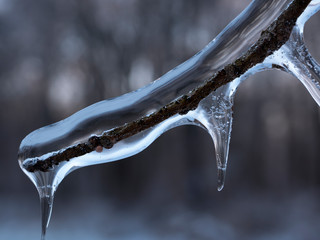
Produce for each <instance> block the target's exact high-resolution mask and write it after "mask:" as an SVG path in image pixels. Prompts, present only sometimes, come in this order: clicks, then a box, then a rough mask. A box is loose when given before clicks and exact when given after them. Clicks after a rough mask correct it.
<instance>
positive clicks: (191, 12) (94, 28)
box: [0, 0, 320, 240]
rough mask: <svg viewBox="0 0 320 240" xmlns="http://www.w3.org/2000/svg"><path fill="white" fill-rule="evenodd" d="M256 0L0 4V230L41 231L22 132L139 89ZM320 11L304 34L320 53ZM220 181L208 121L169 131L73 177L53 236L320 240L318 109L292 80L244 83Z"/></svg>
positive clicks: (61, 192) (64, 188)
mask: <svg viewBox="0 0 320 240" xmlns="http://www.w3.org/2000/svg"><path fill="white" fill-rule="evenodd" d="M248 3H249V1H248V0H245V1H238V0H225V1H214V0H197V1H196V0H184V1H182V0H175V1H171V0H153V1H150V0H149V1H147V0H91V1H87V0H70V1H63V0H54V1H53V0H50V1H49V0H47V1H40V0H0V82H1V85H0V86H1V87H0V109H1V117H0V153H1V154H0V156H1V160H0V169H1V174H0V239H39V238H40V215H39V203H38V196H37V192H36V190H35V188H34V186H33V185H32V184H31V182H30V181H29V180H28V179H27V177H26V176H25V175H24V174H23V173H22V171H21V170H20V169H19V167H18V163H17V157H16V156H17V150H18V147H19V143H20V141H21V140H22V138H23V137H24V136H25V135H26V134H28V133H29V132H31V131H32V130H34V129H37V128H39V127H42V126H44V125H48V124H50V123H53V122H55V121H58V120H60V119H63V118H65V117H67V116H69V115H70V114H72V113H74V112H75V111H77V110H79V109H81V108H83V107H85V106H88V105H90V104H92V103H94V102H97V101H99V100H102V99H106V98H110V97H115V96H118V95H121V94H123V93H126V92H129V91H132V90H135V89H137V88H139V87H141V86H143V85H145V84H147V83H149V82H150V81H152V80H154V79H156V78H158V77H159V76H161V75H162V74H164V73H165V72H167V71H168V70H170V69H171V68H173V67H175V66H176V65H178V64H179V63H181V62H183V61H184V60H186V59H187V58H189V57H191V56H192V55H193V54H195V53H196V52H197V51H199V50H200V49H201V48H202V47H204V46H205V45H206V44H207V43H208V42H209V41H210V40H211V39H212V38H214V36H216V35H217V34H218V33H219V32H220V31H221V30H222V29H223V27H225V26H226V25H227V24H228V23H229V22H230V21H231V20H232V19H233V18H234V17H235V16H236V15H238V14H239V13H240V12H241V11H242V10H243V9H244V8H245V6H247V4H248ZM319 23H320V18H319V14H318V15H317V16H315V17H313V18H312V19H311V20H310V21H309V23H308V24H307V26H306V41H307V44H308V47H309V49H310V50H311V53H312V54H313V56H315V58H317V59H318V61H319V60H320V47H319V43H320V33H319ZM234 117H235V120H234V125H233V135H232V139H231V147H230V159H229V160H230V161H229V169H228V174H227V181H226V186H225V189H224V190H223V191H222V192H217V191H216V172H215V159H214V150H213V145H212V142H211V139H210V138H209V136H208V135H207V134H206V133H205V132H204V131H203V130H201V129H198V128H195V127H181V128H178V129H174V130H172V131H170V132H168V133H166V134H164V135H163V136H162V137H160V139H158V140H157V141H156V142H155V143H153V144H152V145H151V146H150V147H149V148H148V149H147V150H145V151H144V152H142V153H140V154H138V155H137V156H134V157H132V158H129V159H126V160H122V161H119V162H114V163H110V164H104V165H98V166H92V167H88V168H84V169H80V170H77V171H76V172H74V173H72V174H70V176H68V177H67V178H66V179H65V180H64V181H63V182H62V184H61V185H60V187H59V189H58V191H57V193H56V201H55V205H54V211H53V217H52V221H51V225H50V227H49V230H48V239H200V240H202V239H203V240H205V239H219V240H224V239H268V240H270V239H290V240H292V239H318V236H319V234H320V215H319V214H320V162H319V156H320V148H319V143H320V111H319V107H318V106H317V105H316V103H315V102H314V101H313V100H312V98H311V97H310V96H309V95H308V93H307V91H306V90H305V89H304V88H303V87H302V85H301V84H300V83H299V82H298V80H296V79H294V78H292V77H291V76H289V75H288V74H285V73H280V72H276V71H270V72H265V73H260V74H257V75H256V76H254V77H252V78H250V79H249V80H247V81H246V82H245V83H243V85H241V87H240V89H239V92H238V93H237V95H236V99H235V114H234Z"/></svg>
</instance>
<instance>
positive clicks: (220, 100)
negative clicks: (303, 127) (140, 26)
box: [19, 0, 320, 239]
mask: <svg viewBox="0 0 320 240" xmlns="http://www.w3.org/2000/svg"><path fill="white" fill-rule="evenodd" d="M289 3H290V1H288V0H280V1H279V0H277V1H276V0H273V1H264V0H255V1H253V2H252V3H251V4H250V5H249V6H248V7H247V9H245V10H244V11H243V12H242V13H241V14H240V15H239V16H238V17H237V18H236V19H235V20H233V21H232V22H231V23H230V24H229V25H228V26H227V27H226V28H225V30H223V31H222V32H221V33H220V34H219V35H218V36H217V37H216V38H215V39H214V40H212V41H211V42H210V43H209V44H208V45H207V46H206V47H205V48H204V49H203V50H201V51H200V52H199V53H197V54H196V55H195V56H193V57H192V58H190V59H189V60H187V61H186V62H184V63H182V64H181V65H179V66H178V67H176V68H174V69H173V70H171V71H169V72H168V73H167V74H165V75H164V76H162V77H161V78H159V79H157V80H156V81H154V82H153V83H151V84H149V85H147V86H145V87H144V88H141V89H139V90H137V91H135V92H131V93H128V94H125V95H123V96H120V97H117V98H114V99H109V100H105V101H101V102H98V103H96V104H93V105H91V106H89V107H87V108H85V109H83V110H81V111H79V112H77V113H75V114H74V115H72V116H70V117H68V118H66V119H64V120H62V121H60V122H57V123H55V124H52V125H50V126H46V127H43V128H40V129H38V130H36V131H34V132H32V133H30V134H29V135H28V136H27V137H26V138H25V139H24V140H23V141H22V143H21V145H20V149H19V164H20V167H21V168H22V170H23V171H24V172H25V173H26V174H27V175H28V177H29V178H30V179H31V180H32V181H33V183H34V184H35V186H36V187H37V189H38V192H39V195H40V199H41V208H42V228H43V231H42V238H43V239H44V236H45V232H46V228H47V226H48V223H49V219H50V215H51V211H52V204H53V198H54V192H55V191H56V189H57V187H58V185H59V184H60V182H61V181H62V180H63V179H64V177H65V176H66V175H67V174H68V173H70V172H71V171H73V170H75V169H77V168H80V167H85V166H89V165H93V164H100V163H106V162H110V161H115V160H120V159H123V158H126V157H129V156H132V155H134V154H137V153H139V152H141V151H142V150H144V149H145V148H147V147H148V146H149V145H150V144H151V143H152V142H153V141H154V140H155V139H156V138H158V137H159V136H160V135H161V134H162V133H164V132H165V131H168V130H169V129H172V128H175V127H178V126H181V125H187V124H192V125H196V126H199V127H202V128H204V129H205V130H206V131H207V132H208V133H209V134H210V136H211V137H212V140H213V142H214V146H215V152H216V156H215V158H216V163H217V169H218V190H221V189H222V188H223V185H224V179H225V173H226V168H227V159H228V152H229V142H230V134H231V126H232V106H233V97H234V94H235V92H236V90H237V88H238V86H239V84H240V83H241V82H242V81H243V80H245V79H246V78H248V76H250V75H252V74H254V73H256V72H259V71H263V70H266V69H270V68H273V67H276V68H277V69H282V70H284V71H287V72H289V73H291V74H293V75H294V76H296V77H297V78H298V79H299V80H300V81H301V82H302V83H303V85H304V86H305V87H306V88H307V89H308V91H309V92H310V94H311V95H312V97H313V98H314V100H315V101H316V102H317V103H318V105H319V106H320V66H319V64H318V63H317V62H316V61H315V60H314V59H313V58H312V56H311V55H310V54H309V53H308V50H307V48H306V47H305V45H304V41H303V27H304V24H305V22H306V21H307V20H308V19H309V18H310V17H311V16H312V15H313V14H315V13H316V12H317V11H318V10H319V9H320V1H319V0H317V1H315V0H314V1H312V3H311V4H310V5H309V7H308V8H307V9H306V11H305V12H304V13H303V14H302V15H301V16H300V18H299V19H298V21H297V25H296V27H295V28H294V30H293V32H292V34H291V37H290V40H289V41H288V42H287V43H286V44H285V45H283V46H282V47H281V49H280V50H278V51H276V52H275V53H273V54H272V55H271V56H269V57H268V58H267V59H265V61H264V62H263V63H261V64H258V65H256V66H254V67H253V68H251V69H250V70H248V71H247V72H246V73H245V74H244V75H242V76H241V77H239V78H237V79H235V80H234V81H232V82H230V83H228V84H227V85H224V86H222V87H220V88H219V89H217V90H216V91H215V92H212V93H211V94H210V95H209V96H208V97H206V98H205V99H203V100H202V101H201V102H200V104H199V106H198V108H197V109H195V110H194V111H190V112H188V113H187V114H185V115H174V116H173V117H171V118H169V119H167V120H165V121H163V122H161V123H160V124H158V125H156V126H154V127H152V128H149V129H147V130H145V131H143V132H140V133H138V134H136V135H134V136H132V137H129V138H127V139H124V140H122V141H120V142H118V143H116V144H115V145H114V146H113V147H112V148H111V149H99V151H98V150H97V151H93V152H90V153H88V154H85V155H83V156H81V157H77V158H72V159H70V160H69V161H66V162H62V163H60V164H59V165H56V166H54V167H53V168H52V169H50V170H49V171H47V172H41V171H35V172H28V171H27V170H26V169H25V168H24V166H25V165H26V164H30V163H32V162H34V161H36V160H39V159H40V160H44V159H46V158H47V157H49V156H51V155H54V154H56V153H58V152H59V151H63V150H64V149H67V148H69V147H70V146H73V145H75V144H78V143H81V142H84V141H86V140H87V139H88V138H89V137H90V136H92V135H101V134H102V133H103V132H106V131H109V130H110V129H112V128H115V127H117V126H121V125H123V124H124V123H127V122H131V121H134V120H136V119H139V118H141V117H143V116H145V115H148V114H150V113H152V112H154V111H156V110H158V109H160V108H161V107H162V106H164V105H166V104H168V103H170V102H171V101H173V100H175V99H176V98H178V97H179V96H181V95H183V94H187V93H188V92H189V91H191V90H192V89H194V88H195V87H197V86H199V85H200V84H202V83H204V82H205V81H207V80H208V78H209V77H210V76H212V75H213V74H214V73H215V72H216V71H217V70H219V69H220V68H221V67H223V66H225V65H226V64H228V63H231V62H233V61H234V60H235V59H237V58H238V57H239V56H240V55H241V54H242V53H243V52H245V51H246V50H248V49H249V47H250V46H251V45H252V44H253V43H254V42H255V41H256V40H257V39H258V38H259V37H260V33H261V31H263V30H264V29H265V28H266V27H267V26H268V25H270V23H272V22H273V21H274V20H275V19H276V17H277V16H279V14H280V13H281V12H282V11H283V10H284V9H285V8H286V7H287V6H288V4H289Z"/></svg>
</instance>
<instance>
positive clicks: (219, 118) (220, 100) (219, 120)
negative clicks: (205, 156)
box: [196, 79, 240, 191]
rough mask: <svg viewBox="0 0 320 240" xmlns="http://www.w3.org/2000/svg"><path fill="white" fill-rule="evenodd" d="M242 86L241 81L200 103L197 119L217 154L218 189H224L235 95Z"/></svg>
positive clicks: (236, 81) (226, 86)
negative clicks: (210, 139) (207, 134)
mask: <svg viewBox="0 0 320 240" xmlns="http://www.w3.org/2000/svg"><path fill="white" fill-rule="evenodd" d="M239 84H240V79H235V80H234V81H232V82H230V83H228V84H226V85H224V86H222V87H220V88H219V89H217V90H216V91H215V92H213V93H211V94H210V95H209V96H208V97H207V98H205V99H204V100H202V101H201V102H200V105H199V107H198V109H197V110H196V112H197V117H196V119H197V120H198V121H199V122H200V123H201V125H202V127H203V128H205V129H206V130H207V132H208V133H209V134H210V136H211V138H212V140H213V142H214V146H215V152H216V163H217V171H218V172H217V178H218V180H217V181H218V184H217V189H218V191H221V190H222V189H223V187H224V182H225V176H226V169H227V162H228V154H229V144H230V137H231V128H232V107H233V97H234V93H235V91H236V89H237V87H238V85H239Z"/></svg>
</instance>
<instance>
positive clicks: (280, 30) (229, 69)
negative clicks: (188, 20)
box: [24, 0, 311, 172]
mask: <svg viewBox="0 0 320 240" xmlns="http://www.w3.org/2000/svg"><path fill="white" fill-rule="evenodd" d="M310 2H311V0H294V1H292V3H291V4H290V5H289V7H288V8H287V9H286V10H285V11H283V12H282V13H281V15H280V16H279V17H278V18H277V19H276V20H275V21H274V22H273V23H272V24H271V25H270V26H269V27H268V28H267V29H266V30H265V31H263V32H262V33H261V36H260V38H259V39H258V41H257V42H256V43H255V44H253V45H252V47H251V48H250V49H249V50H248V51H247V52H245V53H244V54H243V55H242V56H241V57H239V58H238V59H236V60H235V61H234V62H233V63H231V64H228V65H226V66H224V67H223V68H222V69H221V70H219V71H218V72H216V73H215V74H214V75H213V76H212V77H211V78H210V79H209V80H208V81H207V82H206V83H205V84H203V85H201V86H199V87H198V88H196V89H194V90H193V91H192V92H191V93H189V94H188V95H183V96H181V97H180V98H178V99H177V100H175V101H173V102H171V103H169V104H167V105H165V106H163V107H162V108H161V109H160V110H158V111H157V112H154V113H153V114H151V115H149V116H145V117H142V118H140V119H138V120H136V121H133V122H130V123H126V124H124V125H122V126H119V127H116V128H114V129H112V130H110V131H107V132H105V133H103V134H102V135H101V136H93V137H90V138H89V139H88V141H86V142H84V143H80V144H77V145H74V146H71V147H69V148H67V149H65V150H63V151H60V152H58V153H56V154H54V155H52V156H50V157H48V158H47V159H45V160H40V159H37V160H36V161H33V162H32V163H31V162H30V163H28V164H27V166H24V167H25V168H26V170H27V171H29V172H34V171H44V172H45V171H48V170H49V169H51V168H52V167H53V166H54V165H58V164H59V163H61V162H64V161H69V160H70V159H71V158H75V157H79V156H82V155H85V154H87V153H90V152H92V151H97V152H99V151H101V149H102V148H101V147H104V148H107V149H110V148H112V147H113V145H114V144H115V143H117V142H119V141H121V140H123V139H126V138H128V137H131V136H133V135H135V134H137V133H139V132H142V131H144V130H146V129H148V128H151V127H153V126H155V125H157V124H159V123H161V122H162V121H164V120H166V119H168V118H170V117H172V116H174V115H175V114H186V113H188V112H189V111H191V110H194V109H196V108H197V106H198V104H199V102H200V101H201V100H202V99H204V98H205V97H207V96H208V95H209V94H210V93H211V92H213V91H215V90H216V89H218V88H219V87H221V86H222V85H225V84H227V83H228V82H231V81H232V80H234V79H236V78H237V77H240V76H241V75H243V74H244V73H245V72H246V71H248V70H249V69H250V68H252V67H253V66H255V65H257V64H259V63H262V62H263V61H264V59H265V58H266V57H268V56H269V55H271V54H272V53H273V52H275V51H276V50H278V49H279V48H280V47H281V46H282V45H283V44H285V43H286V42H287V41H288V39H289V37H290V34H291V31H292V29H293V27H294V26H295V23H296V21H297V18H298V17H299V16H300V15H301V14H302V13H303V11H304V10H305V8H306V7H307V6H308V4H309V3H310Z"/></svg>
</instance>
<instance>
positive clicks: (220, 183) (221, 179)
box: [217, 168, 226, 192]
mask: <svg viewBox="0 0 320 240" xmlns="http://www.w3.org/2000/svg"><path fill="white" fill-rule="evenodd" d="M225 179H226V169H225V168H218V186H217V190H218V191H219V192H220V191H221V190H222V189H223V187H224V182H225Z"/></svg>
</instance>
